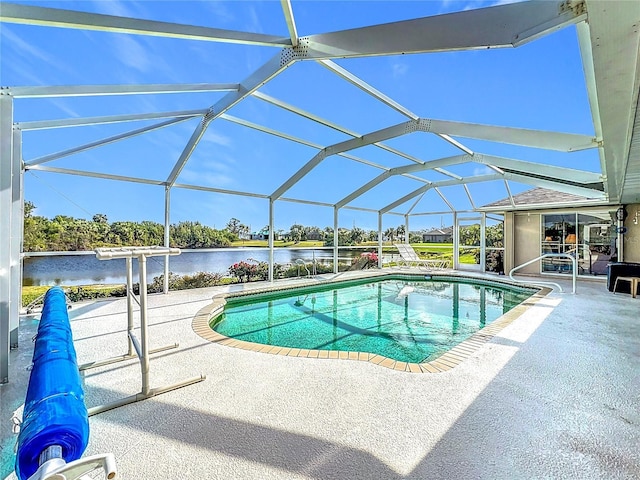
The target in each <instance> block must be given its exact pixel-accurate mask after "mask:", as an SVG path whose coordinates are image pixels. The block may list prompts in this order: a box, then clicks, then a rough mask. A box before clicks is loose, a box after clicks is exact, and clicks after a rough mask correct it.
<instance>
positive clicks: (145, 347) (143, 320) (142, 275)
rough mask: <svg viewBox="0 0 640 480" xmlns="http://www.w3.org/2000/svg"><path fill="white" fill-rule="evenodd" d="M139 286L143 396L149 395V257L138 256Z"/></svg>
mask: <svg viewBox="0 0 640 480" xmlns="http://www.w3.org/2000/svg"><path fill="white" fill-rule="evenodd" d="M138 285H140V343H141V345H140V347H141V348H140V349H141V350H142V352H141V356H140V371H141V373H142V392H141V393H142V395H145V396H147V395H149V391H150V387H149V335H148V332H147V321H148V319H147V257H146V256H145V255H138Z"/></svg>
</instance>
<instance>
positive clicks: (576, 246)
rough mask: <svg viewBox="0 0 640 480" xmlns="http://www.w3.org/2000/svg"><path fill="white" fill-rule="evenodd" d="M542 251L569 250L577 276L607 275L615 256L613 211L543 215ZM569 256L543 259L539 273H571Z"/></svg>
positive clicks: (615, 235)
mask: <svg viewBox="0 0 640 480" xmlns="http://www.w3.org/2000/svg"><path fill="white" fill-rule="evenodd" d="M541 219H542V229H541V231H542V238H541V242H540V246H541V254H545V253H568V254H569V255H571V256H573V257H575V258H576V260H577V261H578V274H580V275H606V274H607V264H608V263H609V262H610V261H612V259H613V260H615V259H616V257H617V255H616V238H617V234H616V227H615V225H616V222H615V210H594V211H577V212H571V213H568V212H567V213H549V214H543V215H542V216H541ZM571 268H572V267H571V260H570V259H568V258H562V257H559V258H545V259H543V260H542V262H541V269H542V273H554V274H571Z"/></svg>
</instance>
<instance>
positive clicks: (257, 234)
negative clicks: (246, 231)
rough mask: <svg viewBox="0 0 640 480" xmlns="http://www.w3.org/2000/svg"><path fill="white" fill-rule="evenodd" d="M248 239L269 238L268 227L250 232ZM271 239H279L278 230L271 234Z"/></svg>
mask: <svg viewBox="0 0 640 480" xmlns="http://www.w3.org/2000/svg"><path fill="white" fill-rule="evenodd" d="M249 239H250V240H269V229H268V228H263V229H262V230H260V231H259V232H251V234H250V235H249ZM273 239H274V240H280V234H279V233H278V232H275V233H274V234H273Z"/></svg>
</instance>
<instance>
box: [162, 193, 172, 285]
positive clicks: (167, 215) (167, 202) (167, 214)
mask: <svg viewBox="0 0 640 480" xmlns="http://www.w3.org/2000/svg"><path fill="white" fill-rule="evenodd" d="M170 229H171V187H170V186H169V185H165V187H164V246H165V248H169V247H170V246H171V245H169V240H170V235H169V234H170V233H171V230H170ZM162 292H163V293H169V255H165V257H164V282H163V283H162Z"/></svg>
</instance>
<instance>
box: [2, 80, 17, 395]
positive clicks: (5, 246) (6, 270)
mask: <svg viewBox="0 0 640 480" xmlns="http://www.w3.org/2000/svg"><path fill="white" fill-rule="evenodd" d="M12 124H13V99H12V98H11V96H9V95H7V94H5V93H4V92H3V91H1V90H0V231H1V232H3V234H2V235H0V385H1V384H3V383H7V382H8V381H9V350H10V333H11V325H12V323H13V322H12V320H11V311H12V309H11V299H12V298H13V291H12V290H13V289H14V288H20V285H13V284H12V282H11V260H12V259H11V256H12V255H11V253H12V249H11V236H10V235H8V234H7V232H11V226H12V219H11V217H12V213H13V207H12V202H13V194H12V189H13V183H12V174H13V171H12V170H13V133H12Z"/></svg>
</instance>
